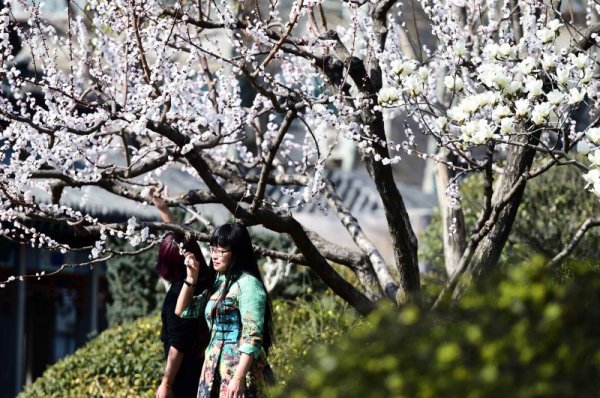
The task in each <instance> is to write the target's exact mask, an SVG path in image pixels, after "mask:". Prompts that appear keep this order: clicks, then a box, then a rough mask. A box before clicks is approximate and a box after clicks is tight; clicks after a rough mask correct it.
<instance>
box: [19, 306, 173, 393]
mask: <svg viewBox="0 0 600 398" xmlns="http://www.w3.org/2000/svg"><path fill="white" fill-rule="evenodd" d="M159 336H160V316H159V315H154V316H151V317H147V318H141V319H139V320H136V321H134V322H131V323H127V324H124V325H119V326H116V327H113V328H111V329H107V330H105V331H104V332H102V333H101V334H99V335H98V336H97V337H96V338H94V339H93V340H91V341H90V342H88V343H87V344H86V345H84V346H83V347H81V348H80V349H78V350H77V351H76V352H75V353H74V354H72V355H69V356H67V357H65V358H63V359H62V360H60V361H59V362H57V363H56V364H54V365H53V366H51V367H49V368H48V369H47V370H46V371H45V372H44V374H43V375H42V376H41V377H39V378H38V379H37V380H36V381H35V382H34V383H33V384H31V385H29V386H27V387H26V388H25V389H24V390H23V391H22V392H21V393H20V394H19V396H18V398H29V397H31V398H37V397H114V398H118V397H154V394H155V391H156V388H157V387H158V383H159V382H160V379H161V377H162V372H163V366H164V361H163V350H162V343H161V342H160V338H159Z"/></svg>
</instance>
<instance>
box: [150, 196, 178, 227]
mask: <svg viewBox="0 0 600 398" xmlns="http://www.w3.org/2000/svg"><path fill="white" fill-rule="evenodd" d="M168 192H169V191H168V189H167V188H165V195H167V194H168ZM150 200H152V204H154V207H156V209H157V210H158V212H159V213H160V219H161V220H163V221H164V222H168V223H172V222H174V221H175V218H174V217H173V214H171V211H170V210H169V206H167V203H166V202H165V200H164V199H163V198H162V197H161V195H160V193H158V192H157V191H156V189H154V188H150Z"/></svg>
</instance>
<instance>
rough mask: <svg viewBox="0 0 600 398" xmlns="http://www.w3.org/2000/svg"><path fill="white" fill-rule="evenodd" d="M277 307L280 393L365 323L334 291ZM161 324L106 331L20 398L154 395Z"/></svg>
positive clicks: (274, 361)
mask: <svg viewBox="0 0 600 398" xmlns="http://www.w3.org/2000/svg"><path fill="white" fill-rule="evenodd" d="M309 293H310V291H309ZM273 308H274V326H275V336H276V341H275V346H274V347H273V351H272V353H271V355H270V357H269V361H270V362H271V365H272V367H273V370H274V372H275V376H276V378H277V382H278V386H277V388H276V389H280V388H283V387H285V381H286V380H287V379H288V378H289V377H291V375H293V374H296V373H297V372H298V371H299V370H300V368H301V366H302V363H303V361H304V358H306V357H307V355H308V354H309V352H311V348H312V347H314V346H316V345H321V344H330V343H332V342H334V341H335V340H337V339H338V337H339V336H340V335H341V334H343V333H344V332H346V331H347V330H348V329H350V328H352V327H354V326H355V325H357V324H360V321H357V319H356V318H355V316H354V312H353V311H352V310H351V309H350V308H349V307H348V305H347V304H346V303H344V302H343V301H342V300H341V299H340V298H339V297H337V296H335V295H334V294H333V293H330V292H328V293H325V294H318V295H316V294H308V295H305V296H304V297H299V298H297V299H296V300H275V301H274V303H273ZM160 322H161V321H160V315H159V314H155V315H152V316H149V317H144V318H140V319H138V320H136V321H134V322H130V323H126V324H123V325H118V326H116V327H113V328H110V329H107V330H105V331H104V332H102V333H101V334H99V335H98V336H97V337H96V338H94V339H93V340H91V341H90V342H88V343H87V344H86V345H85V346H83V347H82V348H80V349H78V350H77V351H76V352H75V353H74V354H72V355H70V356H68V357H65V358H64V359H62V360H61V361H59V362H57V363H56V364H54V365H53V366H51V367H49V368H48V369H47V370H46V371H45V372H44V374H43V375H42V376H41V377H40V378H38V379H37V380H36V381H35V382H34V383H33V384H31V385H29V386H27V387H26V388H25V390H24V391H23V392H22V393H21V394H20V395H19V397H18V398H30V397H31V398H33V397H36V398H37V397H111V398H112V397H115V398H120V397H154V394H155V392H156V388H157V387H158V384H159V382H160V380H161V377H162V374H163V370H164V358H163V348H162V344H161V342H160V327H161V323H160Z"/></svg>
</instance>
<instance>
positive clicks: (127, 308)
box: [106, 243, 165, 326]
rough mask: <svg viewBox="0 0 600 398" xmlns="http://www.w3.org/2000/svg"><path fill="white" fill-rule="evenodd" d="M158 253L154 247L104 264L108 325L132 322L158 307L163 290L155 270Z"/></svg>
mask: <svg viewBox="0 0 600 398" xmlns="http://www.w3.org/2000/svg"><path fill="white" fill-rule="evenodd" d="M112 246H113V248H116V249H117V250H121V251H125V250H131V249H132V248H131V246H128V245H126V244H123V243H120V244H116V243H114V244H113V245H112ZM157 254H158V246H154V247H153V248H151V249H150V250H148V251H145V252H143V253H140V254H137V255H135V256H122V257H115V258H112V259H110V260H108V261H107V262H106V263H107V264H106V279H107V280H108V291H109V293H110V302H109V304H108V306H107V311H106V312H107V313H106V317H107V319H108V324H109V325H110V326H115V325H118V324H122V323H127V322H131V321H133V320H135V319H137V318H139V317H142V316H146V315H148V314H151V313H152V312H154V311H157V310H159V309H160V308H161V306H162V301H163V299H164V296H165V289H164V287H163V286H162V285H161V284H159V282H158V281H159V277H158V274H157V273H156V271H155V270H154V268H155V267H156V259H157Z"/></svg>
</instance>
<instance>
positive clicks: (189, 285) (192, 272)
mask: <svg viewBox="0 0 600 398" xmlns="http://www.w3.org/2000/svg"><path fill="white" fill-rule="evenodd" d="M185 265H186V272H187V276H186V278H185V281H184V283H183V287H182V288H181V292H180V293H179V297H177V305H175V314H176V315H177V316H181V314H182V313H183V310H185V308H186V307H187V306H188V305H190V303H191V302H192V297H193V296H194V287H195V286H196V283H198V272H199V270H200V263H199V262H198V260H197V259H196V256H194V254H193V253H187V254H186V255H185Z"/></svg>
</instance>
